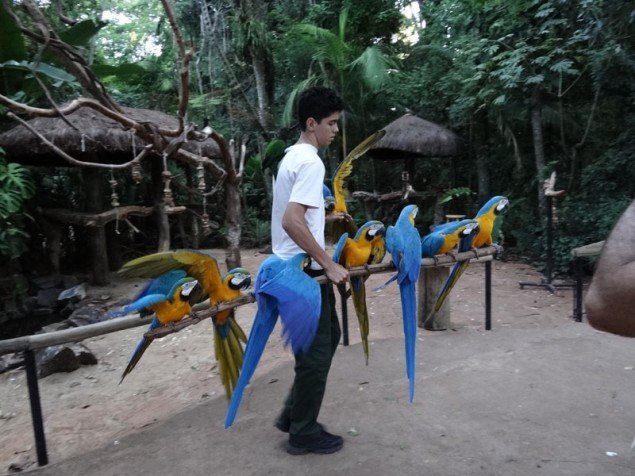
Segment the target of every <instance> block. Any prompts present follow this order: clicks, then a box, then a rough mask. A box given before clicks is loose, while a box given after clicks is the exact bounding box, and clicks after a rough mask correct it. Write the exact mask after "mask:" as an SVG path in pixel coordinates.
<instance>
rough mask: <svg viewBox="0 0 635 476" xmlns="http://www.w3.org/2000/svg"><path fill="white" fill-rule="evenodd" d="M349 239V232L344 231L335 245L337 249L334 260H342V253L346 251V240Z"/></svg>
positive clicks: (334, 252) (337, 261)
mask: <svg viewBox="0 0 635 476" xmlns="http://www.w3.org/2000/svg"><path fill="white" fill-rule="evenodd" d="M347 239H348V233H343V234H342V236H340V239H339V240H337V244H336V245H335V251H333V261H335V262H336V263H339V262H340V259H341V258H342V253H343V252H344V245H346V240H347Z"/></svg>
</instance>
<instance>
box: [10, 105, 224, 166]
mask: <svg viewBox="0 0 635 476" xmlns="http://www.w3.org/2000/svg"><path fill="white" fill-rule="evenodd" d="M123 110H124V112H125V113H126V115H128V116H129V117H130V118H131V119H134V120H135V121H137V122H140V123H143V124H147V125H148V126H149V127H150V128H152V126H153V125H155V126H158V127H161V128H169V129H176V128H177V126H178V122H177V119H176V118H175V117H172V116H170V115H168V114H165V113H163V112H160V111H154V110H150V109H135V108H129V107H124V108H123ZM66 119H67V120H68V121H69V122H70V123H71V124H73V126H74V127H71V126H69V125H68V124H67V123H66V122H65V121H64V120H63V119H61V118H59V117H37V118H34V119H31V120H29V121H28V123H29V125H31V126H32V127H33V128H34V129H35V130H37V131H38V132H40V133H41V134H42V135H43V136H44V137H46V138H47V139H48V140H50V141H51V142H53V143H54V144H55V145H56V146H58V147H59V148H60V149H62V150H63V151H64V152H66V153H67V154H69V155H70V156H72V157H73V158H75V159H78V160H81V161H85V162H100V163H104V164H122V163H125V162H128V161H130V160H132V158H133V150H134V149H133V143H132V141H133V134H132V131H130V130H127V129H125V128H124V126H122V125H121V124H119V123H118V122H117V121H115V120H113V119H111V118H109V117H106V116H104V115H103V114H101V113H100V112H98V111H96V110H94V109H92V108H89V107H83V108H80V109H77V110H76V111H74V112H72V113H71V114H68V115H67V116H66ZM168 140H169V138H168ZM134 144H135V145H134V148H135V149H136V152H137V153H139V152H140V151H141V149H142V148H143V147H144V146H146V145H147V144H146V143H145V142H144V141H143V140H142V139H140V138H138V137H136V136H135V137H134ZM0 147H2V148H3V149H4V150H5V152H6V154H7V157H8V159H9V160H10V161H12V162H18V163H21V164H24V165H38V166H70V165H71V164H69V163H68V162H66V161H65V160H64V159H62V158H61V157H60V156H59V155H57V154H56V153H55V152H53V151H52V150H51V148H50V147H49V146H47V145H46V144H45V143H43V142H42V141H41V140H40V139H39V138H38V137H36V136H35V135H34V134H33V133H32V132H31V131H29V130H28V129H27V128H26V127H24V126H23V125H18V126H16V127H14V128H13V129H11V130H9V131H7V132H4V133H2V134H0ZM199 147H200V148H201V153H202V155H204V156H206V157H210V158H220V157H221V153H220V149H219V148H218V145H217V144H216V142H215V141H213V140H212V139H207V140H206V141H204V142H188V143H186V144H184V145H183V148H184V149H186V150H188V151H189V152H194V153H198V148H199Z"/></svg>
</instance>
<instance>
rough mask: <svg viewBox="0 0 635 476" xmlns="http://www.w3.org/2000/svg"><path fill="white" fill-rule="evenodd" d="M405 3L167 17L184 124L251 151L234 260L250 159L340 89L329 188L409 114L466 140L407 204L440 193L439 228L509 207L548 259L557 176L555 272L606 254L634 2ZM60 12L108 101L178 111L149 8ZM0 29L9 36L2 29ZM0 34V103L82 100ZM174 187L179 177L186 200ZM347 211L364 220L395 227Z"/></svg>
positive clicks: (233, 8)
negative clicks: (348, 159)
mask: <svg viewBox="0 0 635 476" xmlns="http://www.w3.org/2000/svg"><path fill="white" fill-rule="evenodd" d="M410 3H411V2H404V1H388V0H318V1H314V2H305V1H297V0H278V1H273V0H265V1H262V2H256V1H249V0H236V1H233V2H228V1H226V0H205V1H192V0H175V1H174V2H173V4H174V7H175V11H176V14H177V18H178V22H179V24H180V26H181V28H182V29H183V33H184V37H185V39H186V43H187V46H188V47H189V48H191V49H192V51H193V53H194V56H193V58H192V62H191V71H192V74H191V85H190V104H189V112H188V119H189V120H190V121H191V122H194V123H197V124H199V125H200V124H202V122H203V119H204V118H209V119H210V122H211V124H212V125H213V126H214V128H215V129H216V130H218V131H220V132H221V133H222V134H223V135H224V136H225V137H236V138H241V137H248V138H249V141H248V143H247V145H248V160H247V162H246V166H245V173H244V182H243V200H244V205H245V206H246V212H245V213H244V223H243V226H244V240H245V243H246V244H250V245H252V244H254V245H261V244H262V243H263V242H265V241H266V237H267V234H268V228H267V222H268V217H269V200H270V190H269V187H270V181H271V180H270V175H269V171H268V170H263V167H262V160H261V157H262V156H263V155H264V154H263V153H262V151H263V150H264V149H265V147H266V144H267V142H269V141H270V140H271V139H272V138H274V137H278V138H280V139H282V140H283V141H286V142H287V143H289V142H290V141H292V140H294V136H295V134H296V132H294V131H291V132H289V131H288V130H286V129H284V128H285V127H287V126H292V125H293V115H292V111H293V101H294V98H295V97H296V94H297V92H298V91H299V90H300V89H302V88H303V87H305V86H306V85H308V84H314V83H322V84H327V85H331V86H333V87H335V88H336V89H338V91H340V92H341V94H342V95H343V97H344V99H345V101H346V103H347V114H346V117H345V123H344V124H343V126H344V127H343V128H344V130H345V132H346V133H345V135H343V138H342V139H343V140H342V142H340V143H339V144H337V145H336V146H333V147H331V149H330V150H329V151H327V155H326V157H327V173H328V174H329V175H330V173H332V172H333V170H334V168H335V165H336V164H337V161H338V160H339V158H340V157H341V155H342V148H344V149H346V150H350V149H351V148H352V146H354V145H355V144H356V143H357V142H359V140H361V139H362V138H363V137H365V136H366V135H368V134H369V133H370V132H372V131H374V130H376V129H378V128H380V127H382V126H384V125H386V124H387V123H389V122H390V121H392V120H393V119H395V118H397V117H399V116H401V115H402V114H403V113H404V112H406V111H412V112H413V113H415V114H417V115H419V116H420V117H422V118H425V119H428V120H431V121H435V122H437V123H440V124H443V125H446V126H447V127H449V128H450V129H452V130H454V131H455V132H457V133H458V134H459V135H460V136H461V137H462V138H463V139H464V141H465V153H464V154H463V156H461V157H457V158H453V159H424V160H418V161H417V162H416V164H415V170H414V178H413V180H412V184H413V186H414V188H415V189H416V190H419V191H421V190H428V191H436V192H437V193H438V197H439V198H441V197H445V199H444V200H443V201H444V202H446V203H445V211H446V212H447V213H463V214H467V215H470V214H473V213H474V212H475V211H476V210H477V209H478V208H479V206H480V204H481V203H482V202H483V201H485V200H486V199H487V198H489V197H490V196H492V195H498V194H504V195H507V196H509V198H510V200H511V205H512V206H511V210H510V211H509V214H508V217H507V219H506V220H505V223H504V228H503V232H504V235H505V237H506V244H507V245H508V246H509V247H512V248H514V249H515V250H516V251H517V252H518V253H519V254H523V255H533V256H541V255H544V235H545V234H544V226H545V224H544V211H542V212H541V203H540V199H539V193H537V191H538V189H539V188H540V184H541V181H542V180H543V179H545V178H546V177H547V176H548V175H549V174H550V173H551V172H552V171H556V172H557V174H558V175H557V176H558V182H557V185H556V188H557V189H564V190H566V196H565V198H564V199H562V200H560V201H558V203H557V207H558V213H557V215H558V222H557V224H556V229H555V234H556V241H555V246H556V259H557V265H558V266H559V267H561V268H563V267H566V266H567V264H568V262H569V251H570V249H571V248H572V247H575V246H579V245H582V244H586V243H589V242H593V241H597V240H600V239H603V238H605V237H606V235H607V233H608V231H609V230H610V228H611V226H612V224H613V223H614V222H615V220H616V219H617V216H618V215H619V214H620V213H621V211H622V210H623V209H624V208H625V206H626V205H627V204H628V203H629V202H630V200H632V199H633V197H635V165H634V164H635V139H634V137H635V130H634V129H635V125H634V124H635V122H634V121H633V120H632V119H634V118H635V57H634V53H633V38H635V35H634V33H635V29H634V26H635V10H634V9H633V6H632V2H627V1H625V0H613V1H607V0H517V1H514V2H509V1H504V0H435V1H428V2H422V1H419V2H412V3H415V4H417V5H419V6H420V7H421V8H422V10H421V11H420V13H419V16H418V17H416V16H415V18H406V17H405V16H404V15H403V11H404V7H405V6H407V5H410ZM62 4H63V5H65V8H66V14H67V15H69V16H72V17H75V18H77V19H80V20H84V21H85V22H82V23H80V24H79V25H83V26H82V28H81V29H80V28H79V27H66V26H63V25H61V24H60V23H59V21H58V19H57V16H56V14H55V13H56V12H54V11H53V10H54V7H53V5H51V6H50V7H47V8H48V10H45V14H46V15H47V16H48V17H50V18H51V21H52V22H53V24H54V25H55V26H56V27H58V28H60V31H63V32H65V34H66V35H67V36H68V38H71V39H73V41H75V44H77V45H78V48H80V50H81V51H82V52H83V54H84V55H85V56H86V57H87V58H89V60H90V62H91V64H92V65H93V70H94V71H95V73H96V74H97V75H98V76H99V77H100V78H101V79H102V80H103V81H104V84H105V85H106V87H107V88H108V90H109V92H110V93H111V94H112V96H113V97H114V98H115V99H116V100H118V101H120V102H121V103H122V104H124V105H130V106H137V107H147V108H155V109H160V110H163V111H166V112H174V111H175V110H176V107H177V103H178V88H179V75H178V66H179V65H178V61H177V59H176V56H175V55H176V49H175V46H174V43H173V41H172V37H171V33H170V29H169V26H168V24H167V22H166V20H165V15H164V14H163V11H162V10H161V8H160V5H159V4H158V3H157V4H156V5H154V4H153V5H151V6H148V4H147V3H144V4H139V3H138V2H136V1H133V0H126V1H118V2H110V3H109V2H106V3H103V2H100V3H96V2H90V1H84V2H81V3H79V4H77V3H70V2H62ZM140 5H143V6H145V7H146V8H140ZM88 20H90V21H91V22H90V23H87V21H88ZM102 21H104V22H105V23H102ZM0 23H2V25H3V26H7V25H9V23H10V22H9V21H8V20H7V17H6V16H4V15H0ZM9 26H10V25H9ZM0 31H2V32H3V33H1V34H0V45H1V44H8V43H7V42H9V43H10V44H11V45H12V48H11V49H10V50H4V51H5V53H6V54H4V55H3V56H0V63H2V64H0V75H1V77H2V79H3V83H2V86H0V92H3V93H4V94H7V95H9V96H11V97H14V98H16V99H19V100H24V101H26V102H29V103H32V104H46V101H45V98H44V97H43V95H42V93H41V90H39V89H38V88H37V85H36V84H35V82H34V81H33V74H34V70H37V71H39V73H40V76H41V77H42V78H44V80H45V82H46V84H47V85H56V86H57V87H56V88H54V94H55V97H56V99H69V98H71V97H74V96H76V95H77V94H78V92H79V88H78V86H77V83H76V82H74V81H72V80H71V79H70V78H68V77H66V76H63V73H64V72H63V71H62V70H61V69H59V68H60V66H59V65H58V64H56V63H55V62H54V61H52V60H49V59H47V58H46V57H42V60H43V61H42V62H37V61H35V60H37V59H38V54H39V52H38V50H37V48H35V47H34V46H33V45H32V43H31V42H30V41H29V40H28V39H25V38H24V37H22V36H21V35H20V34H19V33H18V32H17V31H16V30H15V29H11V28H9V29H2V28H0ZM413 33H416V35H417V36H418V38H413V37H412V34H413ZM69 41H70V40H69ZM2 42H4V43H2ZM0 50H2V49H1V48H0ZM12 61H13V62H12ZM401 170H402V162H401V161H398V160H393V161H386V162H379V161H375V162H372V161H370V160H368V161H364V160H360V161H359V164H357V165H356V168H355V171H354V173H353V175H352V176H351V178H350V180H349V188H350V189H351V190H366V191H378V192H387V191H391V190H393V191H394V190H399V189H400V188H401V179H400V173H401ZM57 174H58V175H57V176H58V177H59V176H61V175H63V174H61V175H60V172H59V171H58V172H57ZM186 177H187V173H186V172H182V173H181V180H182V181H183V183H185V182H186V180H185V178H186ZM191 180H192V179H191V177H190V181H191ZM470 191H471V192H470ZM25 198H26V197H25ZM179 198H182V197H179ZM40 199H42V197H40ZM183 199H185V198H183ZM446 199H447V200H446ZM135 200H136V202H143V198H142V197H138V196H137V197H136V198H135ZM220 201H222V197H218V200H216V198H215V200H214V202H215V203H213V204H210V210H209V211H210V213H211V215H212V218H213V219H214V220H215V221H218V222H219V223H222V221H223V214H224V211H223V207H222V206H220V203H219V202H220ZM198 204H199V206H200V200H199V202H198ZM434 204H435V200H434V199H432V198H426V199H422V200H421V201H420V205H421V207H420V208H421V209H422V215H421V218H420V223H419V225H420V229H421V231H424V230H425V229H426V227H427V226H428V225H430V223H431V221H432V217H433V211H432V210H433V207H434ZM398 205H399V204H397V205H395V207H393V208H397V207H398ZM351 207H352V212H353V213H354V214H355V216H356V217H358V218H360V219H363V218H364V217H365V216H366V213H367V212H368V213H370V214H372V215H375V216H377V217H378V218H385V217H389V216H391V214H392V213H393V212H394V211H395V210H393V209H392V208H386V207H385V208H382V209H379V210H377V209H375V210H370V211H369V210H364V209H363V207H362V206H361V204H354V203H353V204H351ZM199 212H200V210H199ZM393 218H394V217H393ZM219 233H222V229H221V230H218V231H217V232H216V233H215V234H212V235H211V240H212V241H211V242H208V243H207V244H214V242H213V240H214V237H218V236H219ZM543 258H544V256H543Z"/></svg>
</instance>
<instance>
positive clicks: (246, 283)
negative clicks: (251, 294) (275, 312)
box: [240, 276, 251, 289]
mask: <svg viewBox="0 0 635 476" xmlns="http://www.w3.org/2000/svg"><path fill="white" fill-rule="evenodd" d="M249 286H251V276H247V277H246V278H245V279H244V280H243V282H242V283H240V287H241V288H243V289H246V288H248V287H249Z"/></svg>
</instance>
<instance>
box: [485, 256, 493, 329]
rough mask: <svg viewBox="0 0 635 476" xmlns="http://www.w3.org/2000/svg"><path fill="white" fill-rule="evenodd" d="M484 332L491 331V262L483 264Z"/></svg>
mask: <svg viewBox="0 0 635 476" xmlns="http://www.w3.org/2000/svg"><path fill="white" fill-rule="evenodd" d="M485 330H486V331H491V330H492V262H491V261H486V262H485Z"/></svg>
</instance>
